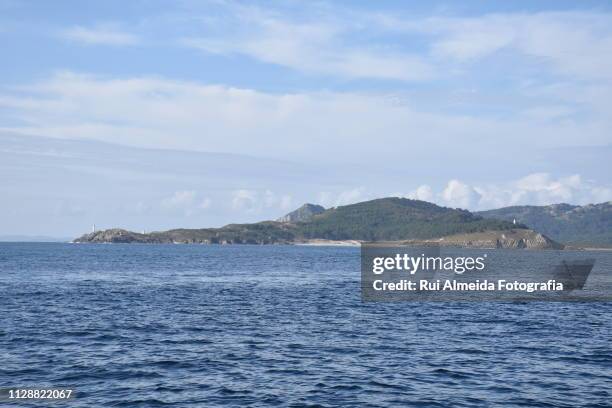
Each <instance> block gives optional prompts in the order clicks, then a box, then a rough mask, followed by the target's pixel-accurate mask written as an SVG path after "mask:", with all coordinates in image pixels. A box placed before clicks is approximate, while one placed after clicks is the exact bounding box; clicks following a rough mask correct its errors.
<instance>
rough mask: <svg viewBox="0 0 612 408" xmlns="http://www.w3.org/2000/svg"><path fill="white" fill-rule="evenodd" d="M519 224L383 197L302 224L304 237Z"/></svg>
mask: <svg viewBox="0 0 612 408" xmlns="http://www.w3.org/2000/svg"><path fill="white" fill-rule="evenodd" d="M516 227H517V226H515V225H513V224H512V223H511V222H507V221H500V220H490V219H484V218H483V217H480V216H477V215H474V214H472V213H471V212H469V211H466V210H459V209H452V208H446V207H440V206H437V205H435V204H432V203H428V202H426V201H419V200H409V199H406V198H381V199H377V200H372V201H365V202H362V203H357V204H351V205H346V206H342V207H337V208H332V209H329V210H327V211H325V212H324V213H322V214H319V215H316V216H314V217H313V218H312V219H311V220H310V221H309V222H305V223H300V224H298V229H299V231H300V234H301V236H302V237H304V238H325V239H335V240H345V239H356V240H363V241H380V240H391V241H393V240H402V239H427V238H435V237H443V236H447V235H453V234H458V233H470V232H481V231H487V230H507V229H511V228H516ZM518 227H520V228H524V227H523V226H518Z"/></svg>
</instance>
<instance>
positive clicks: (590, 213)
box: [476, 201, 612, 246]
mask: <svg viewBox="0 0 612 408" xmlns="http://www.w3.org/2000/svg"><path fill="white" fill-rule="evenodd" d="M476 214H478V215H481V216H483V217H486V218H489V219H500V220H506V221H512V220H513V219H516V220H517V221H518V222H520V223H522V224H526V225H527V226H528V227H529V228H532V229H534V230H537V231H539V232H541V233H543V234H545V235H547V236H549V237H550V238H552V239H554V240H556V241H559V242H563V243H568V244H579V245H605V246H612V201H608V202H605V203H601V204H589V205H584V206H578V205H570V204H553V205H546V206H532V205H523V206H514V207H505V208H499V209H496V210H489V211H481V212H478V213H476Z"/></svg>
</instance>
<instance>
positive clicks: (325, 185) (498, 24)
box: [0, 0, 612, 235]
mask: <svg viewBox="0 0 612 408" xmlns="http://www.w3.org/2000/svg"><path fill="white" fill-rule="evenodd" d="M0 47H1V49H2V50H3V53H4V61H5V62H4V63H3V64H0V156H1V157H2V158H3V160H2V162H0V171H1V172H2V175H3V176H4V177H3V179H4V181H3V183H2V184H1V185H0V192H1V193H2V194H3V196H4V197H7V198H6V199H5V200H3V201H2V203H0V211H1V212H2V214H3V215H1V216H0V235H1V234H52V235H74V234H76V233H79V232H81V231H83V230H84V229H87V228H88V227H89V225H90V224H91V223H93V222H96V223H97V224H99V225H100V226H102V227H112V226H123V227H127V228H132V229H137V230H141V229H147V230H152V229H162V228H170V227H173V226H177V227H178V226H181V227H201V226H217V225H223V224H225V223H229V222H234V221H238V222H249V221H257V220H261V219H269V218H275V217H277V216H279V215H282V214H283V213H285V212H286V211H288V210H290V209H292V208H293V207H297V206H299V205H300V204H301V203H302V202H305V201H309V202H318V203H321V204H323V205H326V206H333V205H341V204H346V203H350V202H355V201H360V200H364V199H369V198H375V197H380V196H388V195H399V196H406V197H412V198H420V199H425V200H428V201H434V202H436V203H439V204H442V205H447V206H451V207H463V208H469V209H474V210H477V209H487V208H494V207H500V206H505V205H514V204H550V203H556V202H570V203H579V204H584V203H590V202H602V201H608V200H611V199H612V181H611V180H610V174H612V172H611V171H610V170H612V169H611V165H610V159H612V157H611V152H612V148H611V141H612V136H611V135H612V133H611V130H612V103H611V102H612V100H611V99H612V96H611V95H612V5H611V4H610V3H609V2H606V1H602V2H586V1H585V2H563V1H541V2H537V1H530V2H502V1H499V2H492V1H480V2H479V1H470V2H420V1H419V2H416V1H415V2H404V1H401V2H400V1H397V2H391V1H389V2H384V1H382V2H365V1H364V2H354V1H350V2H349V1H346V2H298V1H287V2H233V1H182V2H174V3H172V4H170V3H168V2H165V1H133V2H113V1H105V2H80V1H74V2H69V1H63V2H62V1H60V2H27V1H14V0H0ZM96 152H99V154H96ZM218 153H223V154H229V156H223V157H226V159H223V160H222V161H221V162H222V163H223V164H224V166H230V167H229V168H231V169H232V171H229V170H228V168H227V167H223V168H224V170H223V172H219V173H218V174H217V173H215V169H216V168H219V161H218V160H219V156H218V155H216V154H218ZM160 157H163V158H164V159H163V160H161V159H160ZM156 162H157V163H162V162H163V164H164V168H163V169H156V170H155V171H154V172H152V171H150V170H151V166H154V165H155V163H156ZM255 167H256V168H258V169H263V170H261V171H256V170H254V168H255ZM143 169H149V171H144V170H143ZM152 174H155V176H152ZM17 180H19V182H17ZM67 180H69V182H68V181H67ZM96 184H100V185H101V186H103V188H101V189H95V188H93V189H92V186H93V185H96ZM118 196H119V197H121V203H120V204H119V203H117V197H118Z"/></svg>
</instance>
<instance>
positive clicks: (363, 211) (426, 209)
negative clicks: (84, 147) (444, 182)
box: [75, 198, 526, 244]
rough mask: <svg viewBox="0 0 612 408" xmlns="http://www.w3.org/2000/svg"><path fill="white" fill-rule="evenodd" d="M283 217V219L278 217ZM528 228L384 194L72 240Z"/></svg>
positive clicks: (371, 237)
mask: <svg viewBox="0 0 612 408" xmlns="http://www.w3.org/2000/svg"><path fill="white" fill-rule="evenodd" d="M281 219H282V218H281ZM513 228H514V229H517V228H518V229H522V228H526V227H525V226H522V225H513V224H512V223H511V222H508V221H500V220H491V219H485V218H483V217H481V216H478V215H474V214H472V213H470V212H469V211H466V210H459V209H452V208H446V207H440V206H437V205H435V204H432V203H428V202H425V201H418V200H409V199H405V198H382V199H377V200H372V201H366V202H361V203H357V204H351V205H345V206H341V207H336V208H331V209H327V210H325V211H323V212H320V213H318V214H312V215H311V216H309V217H308V220H307V221H303V222H279V221H264V222H260V223H254V224H230V225H226V226H225V227H222V228H203V229H180V230H170V231H163V232H152V233H149V234H138V233H135V232H130V231H126V230H122V229H111V230H105V231H98V232H94V233H91V234H87V235H83V236H82V237H80V238H77V239H76V240H75V242H142V243H171V242H181V243H210V244H215V243H221V244H223V243H252V244H272V243H292V242H297V241H303V240H308V239H330V240H363V241H381V240H385V241H390V240H410V239H428V238H436V237H443V236H448V235H453V234H461V233H472V232H482V231H491V230H496V231H499V230H509V229H513Z"/></svg>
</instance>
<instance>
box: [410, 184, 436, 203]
mask: <svg viewBox="0 0 612 408" xmlns="http://www.w3.org/2000/svg"><path fill="white" fill-rule="evenodd" d="M405 197H406V198H411V199H413V200H421V201H432V200H433V199H434V193H433V190H432V189H431V187H430V186H428V185H427V184H423V185H421V186H419V187H418V188H417V189H416V190H413V191H411V192H410V193H408V194H406V195H405Z"/></svg>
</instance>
